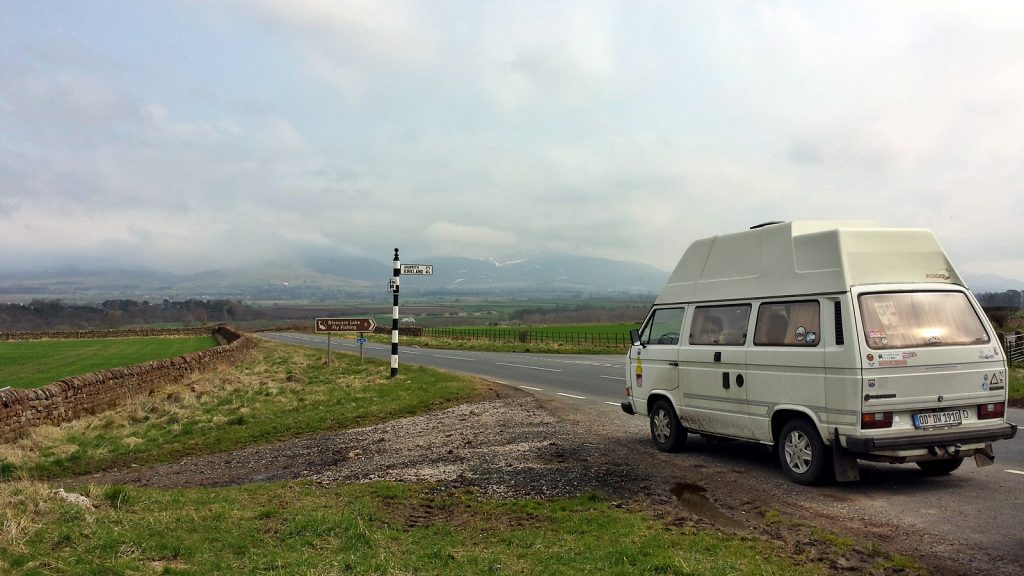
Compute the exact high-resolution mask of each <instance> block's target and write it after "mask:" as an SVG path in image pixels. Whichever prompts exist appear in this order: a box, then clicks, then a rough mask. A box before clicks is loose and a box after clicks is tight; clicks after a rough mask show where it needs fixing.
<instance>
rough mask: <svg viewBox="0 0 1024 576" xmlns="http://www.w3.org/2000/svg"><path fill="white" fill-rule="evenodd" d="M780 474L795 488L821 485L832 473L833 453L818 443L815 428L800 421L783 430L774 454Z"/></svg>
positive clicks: (794, 421) (820, 442) (797, 420)
mask: <svg viewBox="0 0 1024 576" xmlns="http://www.w3.org/2000/svg"><path fill="white" fill-rule="evenodd" d="M776 451H777V452H778V454H779V463H780V464H782V471H783V472H785V473H786V476H788V477H789V479H790V480H792V481H793V482H796V483H797V484H804V485H811V484H821V483H823V482H826V481H828V480H829V475H830V474H831V472H832V453H831V452H829V450H828V447H827V446H825V443H824V442H823V441H822V440H821V435H820V434H818V430H817V428H815V427H814V425H813V424H811V423H810V422H809V421H807V420H805V419H803V418H795V419H793V420H790V421H789V422H787V423H786V425H785V426H783V427H782V434H780V435H779V440H778V446H777V450H776Z"/></svg>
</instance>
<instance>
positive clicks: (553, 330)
mask: <svg viewBox="0 0 1024 576" xmlns="http://www.w3.org/2000/svg"><path fill="white" fill-rule="evenodd" d="M639 327H640V326H639V325H638V324H634V323H626V324H564V325H563V324H559V325H552V326H464V327H455V328H453V329H454V330H466V331H477V332H486V331H488V330H501V331H515V332H522V331H527V332H529V333H530V334H531V335H541V334H587V335H607V334H629V331H630V330H631V329H633V328H639Z"/></svg>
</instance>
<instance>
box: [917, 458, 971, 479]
mask: <svg viewBox="0 0 1024 576" xmlns="http://www.w3.org/2000/svg"><path fill="white" fill-rule="evenodd" d="M963 463H964V459H963V458H962V457H961V458H947V459H945V460H925V461H923V462H916V464H917V467H918V468H920V469H921V470H922V471H924V473H925V474H927V475H929V476H945V475H946V474H949V473H950V472H952V471H953V470H956V469H957V468H959V467H960V465H961V464H963Z"/></svg>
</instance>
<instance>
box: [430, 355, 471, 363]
mask: <svg viewBox="0 0 1024 576" xmlns="http://www.w3.org/2000/svg"><path fill="white" fill-rule="evenodd" d="M434 357H436V358H451V359H452V360H466V361H467V362H475V360H474V359H473V358H464V357H462V356H445V355H443V354H434Z"/></svg>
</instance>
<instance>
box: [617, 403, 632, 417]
mask: <svg viewBox="0 0 1024 576" xmlns="http://www.w3.org/2000/svg"><path fill="white" fill-rule="evenodd" d="M619 406H621V407H622V411H623V412H625V413H626V414H629V415H630V416H632V415H634V414H636V410H633V403H632V402H630V401H629V400H627V401H625V402H623V403H622V404H619Z"/></svg>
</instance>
